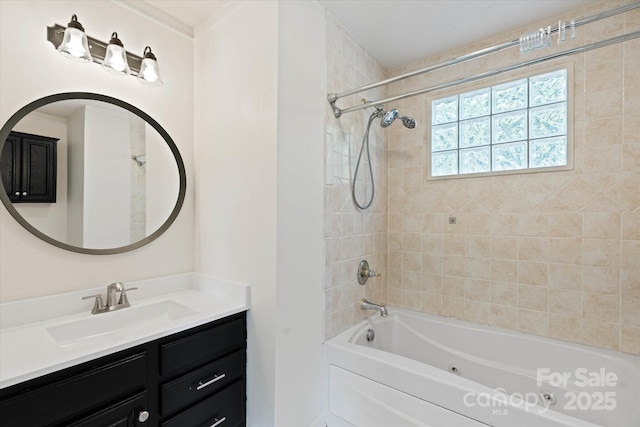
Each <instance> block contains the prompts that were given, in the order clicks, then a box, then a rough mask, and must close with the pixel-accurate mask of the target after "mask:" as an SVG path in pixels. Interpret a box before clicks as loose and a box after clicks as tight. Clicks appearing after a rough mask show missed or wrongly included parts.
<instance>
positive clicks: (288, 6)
mask: <svg viewBox="0 0 640 427" xmlns="http://www.w3.org/2000/svg"><path fill="white" fill-rule="evenodd" d="M314 5H315V4H314ZM227 7H229V9H228V10H226V11H224V12H223V15H222V17H220V18H219V19H218V20H217V21H215V22H214V23H213V24H211V25H209V26H203V27H202V28H198V29H197V33H196V38H195V72H196V75H195V113H196V115H195V141H194V145H195V146H194V152H195V162H196V180H197V183H198V185H197V189H196V198H197V200H198V205H197V209H196V223H197V225H196V247H197V251H196V270H197V271H198V272H201V273H205V274H210V275H213V276H217V277H220V278H223V279H226V280H232V281H238V282H244V283H248V284H250V285H251V286H252V288H251V309H250V310H249V315H248V374H247V381H248V387H247V389H248V396H247V411H248V422H247V425H249V426H283V427H286V426H296V427H297V426H307V425H310V424H311V423H312V422H313V421H314V420H315V419H316V418H317V417H319V416H320V415H321V412H322V408H323V401H322V377H321V375H322V374H321V372H322V309H323V300H322V269H323V259H322V201H323V195H322V194H323V193H322V176H323V175H322V173H323V155H322V151H323V138H324V108H325V106H324V102H325V101H324V99H325V95H324V91H325V90H326V78H325V69H326V65H324V62H323V61H324V57H325V52H324V37H325V29H324V25H323V20H322V18H321V15H320V14H316V13H315V12H314V10H315V9H313V8H312V6H310V5H309V4H307V3H306V2H305V3H303V2H275V1H269V2H265V1H255V2H252V1H249V2H243V3H236V4H233V5H227ZM314 100H315V101H314Z"/></svg>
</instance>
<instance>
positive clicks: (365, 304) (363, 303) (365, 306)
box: [360, 298, 389, 317]
mask: <svg viewBox="0 0 640 427" xmlns="http://www.w3.org/2000/svg"><path fill="white" fill-rule="evenodd" d="M360 310H378V311H379V312H380V316H382V317H387V316H388V315H389V313H388V312H387V307H385V305H384V303H383V304H374V303H372V302H369V301H367V300H366V299H364V298H362V299H361V300H360Z"/></svg>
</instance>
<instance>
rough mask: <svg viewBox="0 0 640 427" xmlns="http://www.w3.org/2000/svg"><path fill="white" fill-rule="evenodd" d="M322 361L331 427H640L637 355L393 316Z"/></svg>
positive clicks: (376, 318)
mask: <svg viewBox="0 0 640 427" xmlns="http://www.w3.org/2000/svg"><path fill="white" fill-rule="evenodd" d="M369 329H371V330H373V331H374V332H375V338H374V339H373V341H371V342H368V341H367V338H366V335H367V331H368V330H369ZM326 355H327V362H328V364H329V397H328V411H327V412H328V415H327V426H328V427H343V426H358V427H375V426H390V427H391V426H392V427H405V426H407V427H408V426H432V427H467V426H483V425H490V426H496V427H559V426H574V427H595V426H602V427H639V426H640V357H638V356H633V355H629V354H624V353H619V352H615V351H609V350H603V349H597V348H594V347H589V346H584V345H579V344H572V343H567V342H564V341H559V340H553V339H547V338H543V337H538V336H534V335H528V334H523V333H518V332H514V331H508V330H505V329H500V328H495V327H491V326H484V325H479V324H476V323H471V322H465V321H461V320H457V319H451V318H445V317H440V316H435V315H428V314H424V313H417V312H413V311H409V310H404V309H399V308H393V307H392V308H389V316H388V317H386V318H382V317H380V315H378V314H375V315H373V316H371V317H369V318H368V319H367V320H365V321H363V322H361V323H359V324H358V325H356V326H354V327H353V328H351V329H349V330H347V331H345V332H344V333H342V334H340V335H338V336H337V337H335V338H333V339H331V340H329V341H328V342H327V343H326ZM551 395H553V397H551ZM547 398H551V399H553V398H555V403H552V402H549V401H548V400H546V399H547Z"/></svg>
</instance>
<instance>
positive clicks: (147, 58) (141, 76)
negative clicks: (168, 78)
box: [138, 46, 162, 86]
mask: <svg viewBox="0 0 640 427" xmlns="http://www.w3.org/2000/svg"><path fill="white" fill-rule="evenodd" d="M138 81H140V82H141V83H144V84H146V85H150V86H160V85H161V84H162V79H161V78H160V68H159V67H158V61H157V60H156V56H155V55H154V54H153V53H152V52H151V48H150V47H149V46H147V47H145V48H144V56H143V58H142V64H141V65H140V72H139V73H138Z"/></svg>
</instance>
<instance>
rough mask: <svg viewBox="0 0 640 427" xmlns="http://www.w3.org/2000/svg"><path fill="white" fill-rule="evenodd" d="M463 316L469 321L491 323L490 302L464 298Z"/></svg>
mask: <svg viewBox="0 0 640 427" xmlns="http://www.w3.org/2000/svg"><path fill="white" fill-rule="evenodd" d="M464 318H465V319H466V320H469V321H471V322H477V323H482V324H485V325H488V324H489V323H491V304H490V303H488V302H483V301H474V300H469V299H465V300H464Z"/></svg>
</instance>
